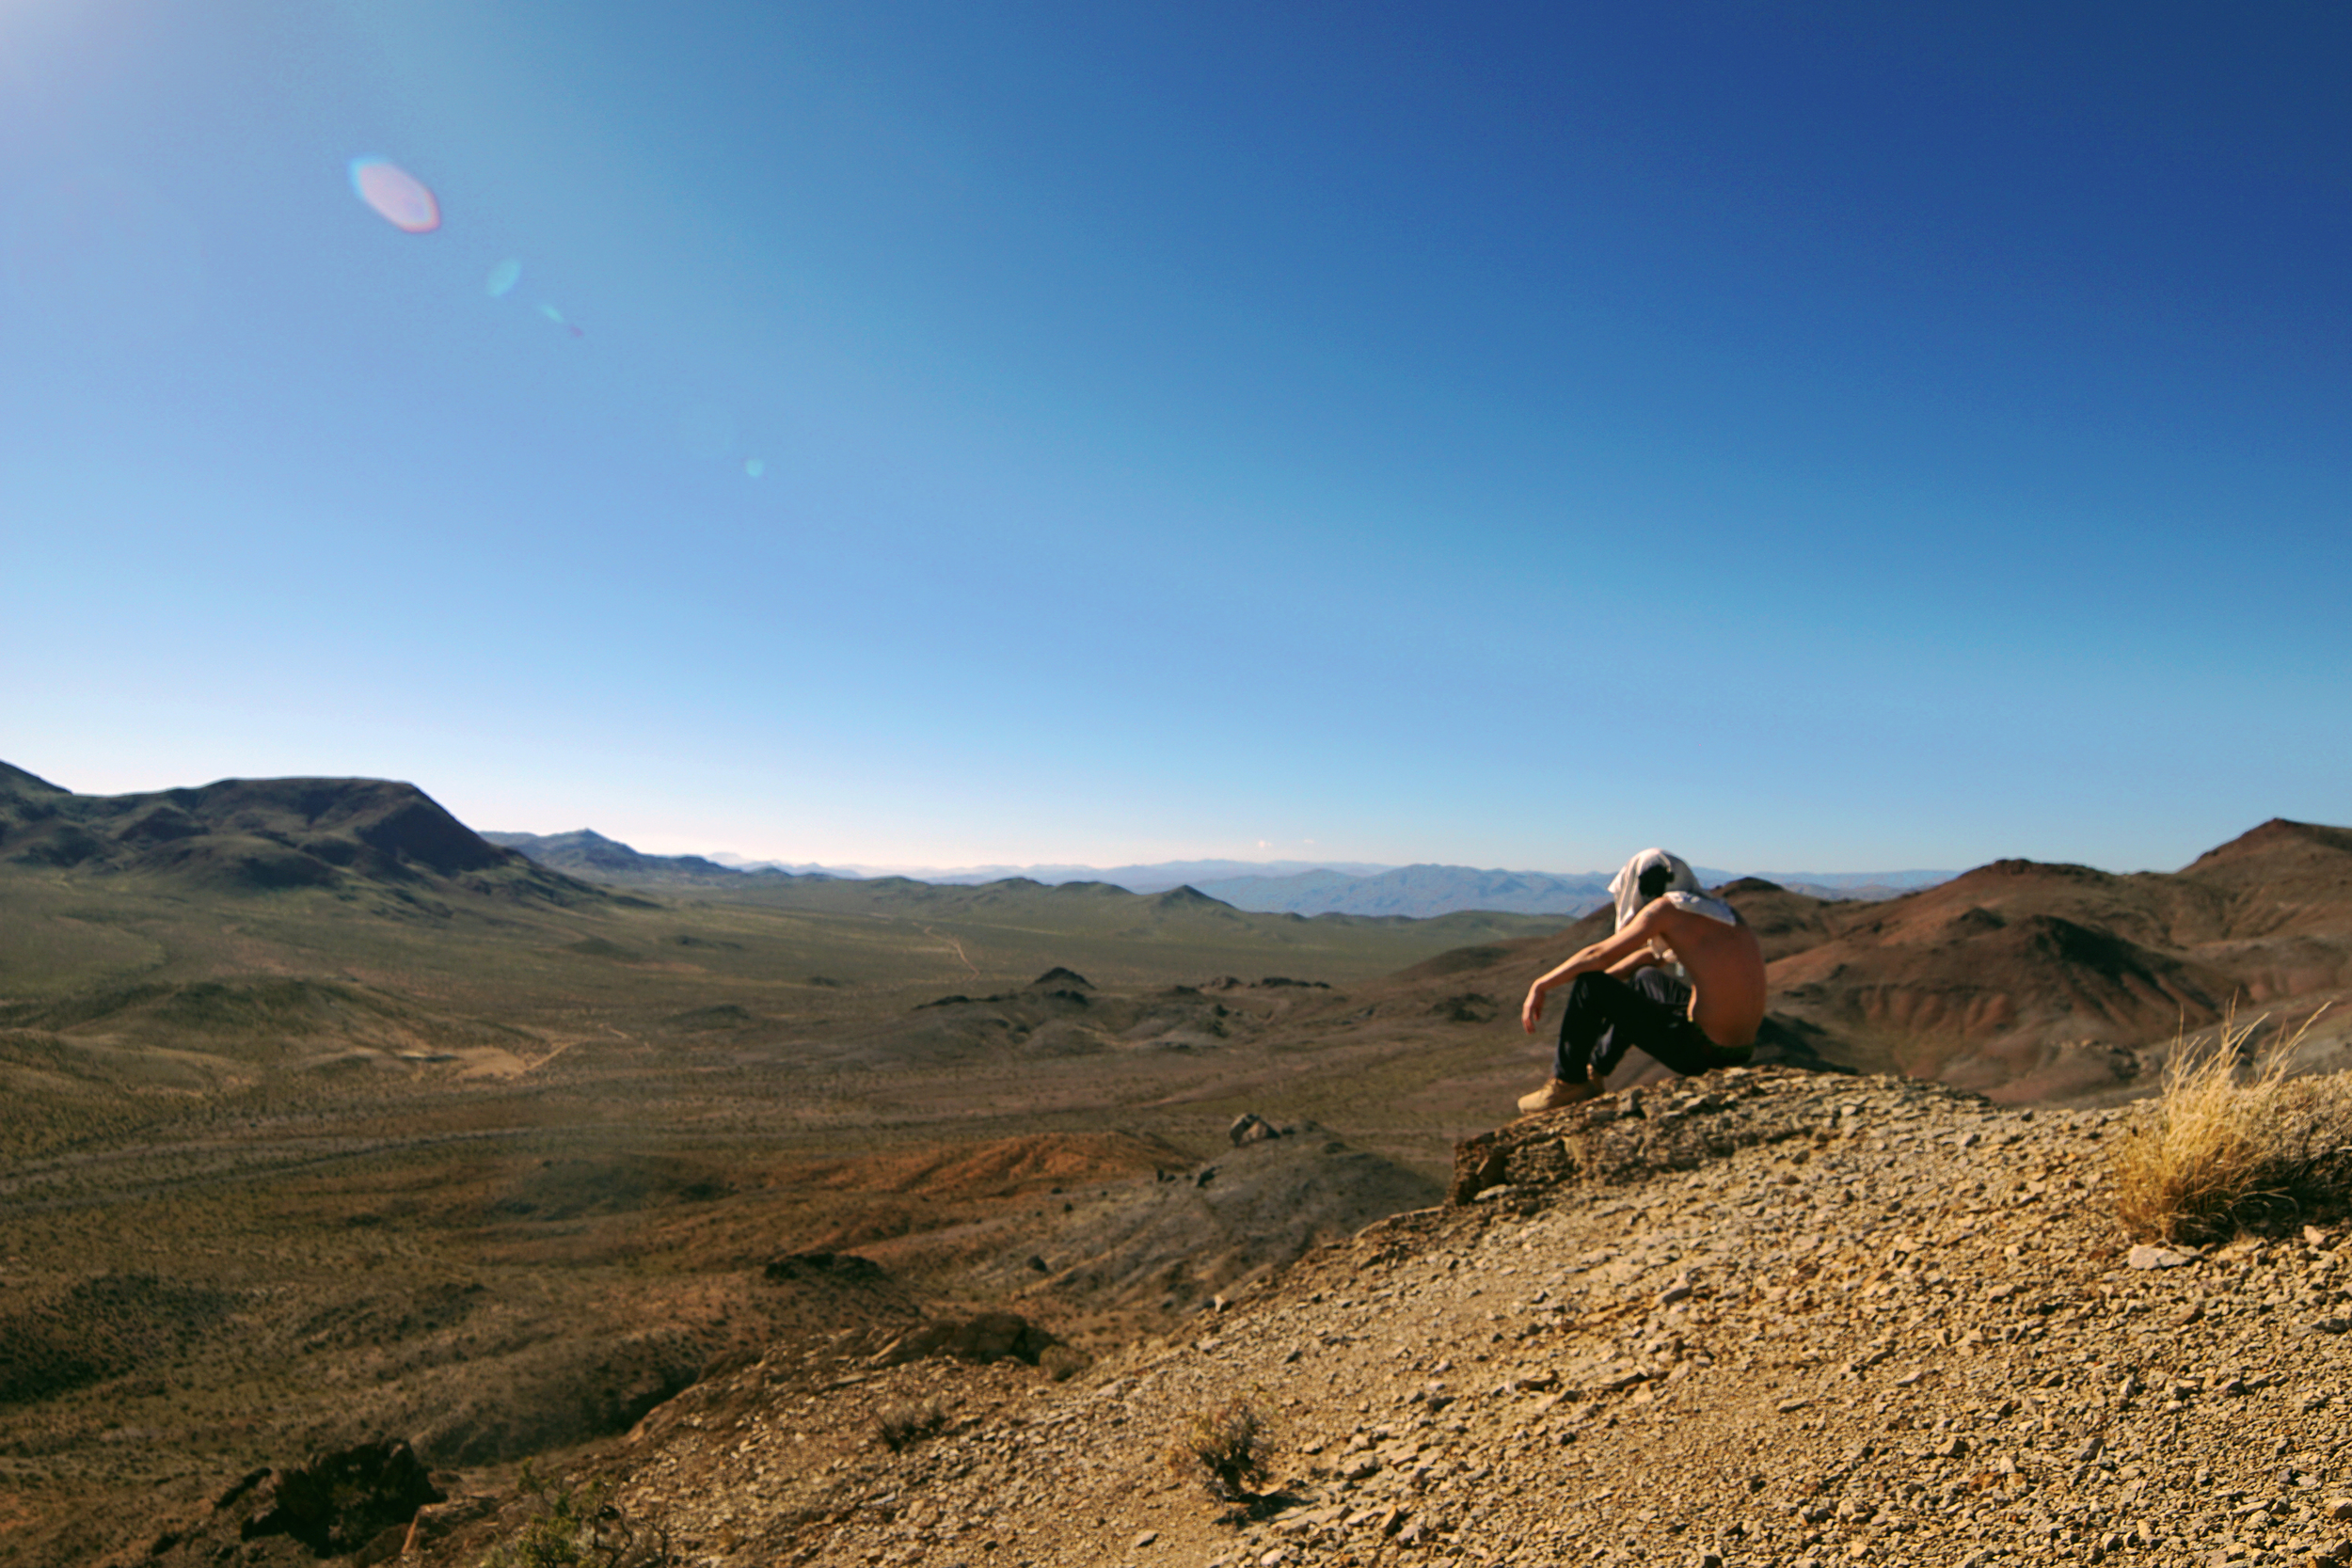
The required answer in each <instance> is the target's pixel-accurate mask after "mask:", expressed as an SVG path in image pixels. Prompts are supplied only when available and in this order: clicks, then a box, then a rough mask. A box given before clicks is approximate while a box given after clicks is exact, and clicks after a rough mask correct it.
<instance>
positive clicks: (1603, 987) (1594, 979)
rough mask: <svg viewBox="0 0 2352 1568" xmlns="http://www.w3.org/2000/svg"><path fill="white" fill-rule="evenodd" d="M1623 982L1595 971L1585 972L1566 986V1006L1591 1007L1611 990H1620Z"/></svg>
mask: <svg viewBox="0 0 2352 1568" xmlns="http://www.w3.org/2000/svg"><path fill="white" fill-rule="evenodd" d="M1622 987H1623V982H1621V981H1618V980H1614V979H1612V978H1611V977H1610V976H1608V975H1606V974H1601V973H1599V972H1598V971H1597V970H1586V971H1585V972H1584V973H1583V974H1580V975H1578V976H1577V977H1576V978H1575V980H1573V981H1572V982H1570V983H1569V986H1568V1006H1571V1007H1577V1006H1584V1007H1589V1006H1592V1005H1593V1004H1594V1003H1595V1002H1596V1001H1597V1000H1598V999H1599V998H1600V997H1601V996H1603V995H1605V994H1607V993H1608V992H1609V991H1610V990H1613V989H1622Z"/></svg>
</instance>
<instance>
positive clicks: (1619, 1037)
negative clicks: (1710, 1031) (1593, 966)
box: [1552, 969, 1712, 1084]
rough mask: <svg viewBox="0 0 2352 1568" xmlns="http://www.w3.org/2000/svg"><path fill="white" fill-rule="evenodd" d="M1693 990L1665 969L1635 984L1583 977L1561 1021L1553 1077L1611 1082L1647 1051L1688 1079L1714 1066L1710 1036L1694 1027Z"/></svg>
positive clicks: (1576, 1081) (1651, 971)
mask: <svg viewBox="0 0 2352 1568" xmlns="http://www.w3.org/2000/svg"><path fill="white" fill-rule="evenodd" d="M1690 1006H1691V988H1690V987H1689V986H1687V985H1684V984H1683V983H1682V982H1681V981H1679V980H1677V979H1676V978H1675V977H1674V976H1673V975H1671V974H1666V973H1665V972H1664V971H1663V970H1658V969H1645V970H1641V971H1639V972H1638V973H1636V974H1635V975H1634V977H1633V980H1632V983H1631V984H1627V983H1626V982H1625V981H1622V980H1619V979H1616V978H1615V977H1614V976H1612V975H1607V974H1580V975H1578V976H1577V977H1576V983H1575V984H1574V985H1573V986H1572V987H1570V988H1569V990H1568V1006H1567V1013H1566V1016H1565V1017H1564V1018H1562V1019H1561V1021H1560V1048H1559V1050H1558V1052H1557V1053H1555V1054H1554V1055H1553V1058H1552V1076H1553V1077H1555V1078H1559V1079H1564V1080H1565V1081H1566V1082H1568V1083H1571V1084H1579V1083H1583V1082H1585V1081H1587V1080H1588V1079H1599V1078H1605V1077H1607V1076H1608V1075H1609V1073H1610V1072H1612V1071H1613V1070H1614V1069H1615V1068H1616V1065H1617V1063H1618V1062H1620V1061H1622V1060H1623V1059H1624V1057H1625V1053H1627V1052H1628V1051H1629V1050H1633V1049H1635V1048H1637V1047H1638V1048H1639V1049H1641V1050H1643V1051H1645V1052H1647V1053H1649V1054H1650V1055H1651V1056H1653V1057H1655V1058H1657V1060H1658V1061H1659V1062H1661V1064H1663V1065H1664V1066H1666V1067H1668V1068H1671V1069H1674V1070H1675V1071H1676V1072H1678V1073H1681V1074H1683V1075H1684V1076H1686V1077H1687V1076H1689V1075H1691V1074H1693V1073H1700V1072H1705V1071H1706V1070H1707V1069H1708V1067H1709V1066H1710V1065H1712V1064H1711V1061H1710V1057H1709V1053H1710V1051H1711V1047H1710V1045H1709V1042H1708V1038H1707V1036H1706V1034H1705V1033H1704V1032H1703V1031H1702V1030H1701V1029H1700V1028H1699V1026H1698V1025H1697V1024H1695V1023H1692V1022H1691V1018H1690V1011H1689V1009H1690Z"/></svg>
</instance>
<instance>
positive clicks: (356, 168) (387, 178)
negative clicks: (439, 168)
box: [351, 158, 441, 234]
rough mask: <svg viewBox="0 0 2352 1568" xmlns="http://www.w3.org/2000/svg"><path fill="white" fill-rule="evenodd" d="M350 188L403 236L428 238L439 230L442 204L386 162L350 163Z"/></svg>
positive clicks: (413, 178) (410, 176)
mask: <svg viewBox="0 0 2352 1568" xmlns="http://www.w3.org/2000/svg"><path fill="white" fill-rule="evenodd" d="M351 188H352V190H353V191H354V192H355V193H356V194H357V195H358V198H359V199H360V200H362V201H364V202H366V203H367V204H368V205H369V206H371V207H373V208H374V209H375V214H376V215H377V216H378V217H380V218H382V219H383V220H384V221H385V222H386V223H389V224H390V225H391V226H392V227H393V228H395V229H397V230H401V231H402V232H403V233H406V234H430V233H432V232H433V230H436V229H438V228H440V227H441V204H440V203H439V202H438V201H436V200H435V199H434V198H433V193H432V192H431V191H429V190H427V189H425V187H424V182H423V181H421V180H420V179H418V178H417V177H416V176H415V175H413V174H411V173H409V172H408V171H407V170H406V169H405V168H403V167H401V166H399V165H398V164H396V163H393V162H392V161H391V160H390V159H389V158H354V159H352V160H351Z"/></svg>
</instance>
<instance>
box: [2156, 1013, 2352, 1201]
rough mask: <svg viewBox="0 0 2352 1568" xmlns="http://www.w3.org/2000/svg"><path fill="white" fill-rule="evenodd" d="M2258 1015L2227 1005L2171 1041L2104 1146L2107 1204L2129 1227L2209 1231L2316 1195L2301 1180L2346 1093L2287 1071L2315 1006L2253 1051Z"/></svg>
mask: <svg viewBox="0 0 2352 1568" xmlns="http://www.w3.org/2000/svg"><path fill="white" fill-rule="evenodd" d="M2322 1011H2325V1009H2324V1008H2323V1009H2322ZM2266 1018H2267V1015H2265V1017H2264V1018H2257V1019H2255V1020H2254V1021H2253V1022H2250V1023H2245V1024H2241V1023H2239V1022H2237V1018H2236V1014H2235V1012H2234V1011H2233V1012H2232V1013H2231V1015H2230V1016H2229V1017H2227V1018H2225V1019H2224V1020H2223V1021H2222V1025H2221V1029H2220V1032H2219V1034H2218V1035H2217V1036H2216V1037H2214V1038H2212V1039H2211V1040H2204V1039H2192V1038H2189V1037H2187V1036H2186V1035H2184V1036H2183V1037H2181V1038H2180V1039H2179V1040H2178V1041H2177V1042H2176V1043H2175V1044H2174V1046H2173V1049H2172V1053H2171V1056H2170V1059H2169V1061H2168V1062H2167V1063H2166V1065H2165V1069H2164V1087H2163V1092H2162V1094H2161V1095H2160V1096H2159V1097H2158V1098H2157V1099H2156V1101H2154V1103H2153V1106H2151V1107H2148V1108H2147V1109H2146V1110H2145V1111H2144V1112H2143V1114H2142V1115H2141V1116H2140V1117H2138V1118H2137V1120H2136V1121H2135V1122H2134V1123H2133V1125H2132V1127H2131V1128H2130V1130H2129V1131H2128V1132H2125V1133H2124V1135H2123V1137H2122V1140H2121V1141H2120V1142H2119V1143H2118V1145H2117V1147H2116V1150H2115V1187H2116V1210H2117V1213H2118V1214H2119V1216H2120V1217H2121V1218H2122V1222H2123V1228H2124V1229H2125V1230H2126V1231H2127V1232H2128V1233H2129V1234H2131V1235H2132V1236H2134V1237H2137V1238H2141V1239H2149V1238H2153V1239H2157V1240H2161V1241H2166V1242H2186V1243H2208V1242H2217V1241H2221V1240H2225V1239H2226V1238H2227V1237H2228V1236H2230V1235H2231V1234H2232V1233H2233V1232H2234V1231H2236V1230H2238V1229H2239V1228H2241V1227H2252V1226H2254V1225H2256V1224H2257V1223H2259V1222H2261V1221H2277V1220H2280V1219H2289V1218H2292V1217H2295V1216H2296V1215H2298V1214H2299V1213H2300V1212H2301V1211H2302V1210H2303V1208H2304V1207H2305V1206H2306V1204H2307V1203H2308V1202H2309V1201H2310V1200H2311V1199H2312V1197H2313V1196H2322V1195H2316V1194H2314V1193H2313V1192H2312V1180H2313V1178H2314V1176H2317V1175H2320V1174H2323V1173H2326V1172H2331V1170H2332V1157H2333V1156H2334V1155H2335V1154H2336V1153H2338V1152H2340V1150H2341V1145H2342V1142H2343V1132H2344V1122H2345V1119H2346V1116H2345V1112H2346V1110H2347V1107H2348V1106H2352V1097H2347V1096H2346V1095H2345V1094H2344V1093H2343V1092H2341V1089H2342V1086H2341V1085H2303V1084H2291V1083H2290V1082H2289V1081H2288V1079H2287V1076H2286V1073H2287V1069H2288V1066H2289V1065H2290V1064H2291V1063H2292V1062H2293V1060H2294V1058H2295V1053H2296V1048H2297V1047H2298V1046H2300V1045H2301V1044H2302V1042H2303V1038H2304V1037H2305V1036H2306V1035H2308V1034H2309V1033H2310V1032H2311V1028H2312V1024H2313V1023H2315V1022H2318V1020H2319V1014H2317V1013H2314V1014H2312V1017H2311V1018H2310V1019H2308V1020H2306V1021H2305V1022H2304V1023H2303V1026H2302V1027H2301V1028H2300V1029H2298V1030H2296V1032H2295V1034H2294V1035H2293V1036H2292V1037H2289V1038H2288V1039H2287V1040H2285V1041H2284V1042H2283V1043H2281V1044H2280V1045H2277V1046H2274V1047H2273V1048H2272V1049H2271V1050H2270V1051H2269V1052H2268V1053H2266V1054H2265V1055H2264V1056H2262V1057H2259V1058H2256V1057H2253V1056H2252V1055H2251V1053H2249V1051H2248V1049H2247V1048H2248V1046H2249V1043H2250V1042H2251V1041H2252V1039H2253V1037H2254V1036H2255V1034H2256V1033H2257V1032H2258V1031H2259V1030H2260V1029H2261V1028H2262V1026H2263V1024H2264V1023H2265V1022H2266ZM2241 1065H2244V1066H2246V1067H2248V1068H2250V1071H2249V1072H2246V1073H2244V1074H2241V1071H2240V1068H2241Z"/></svg>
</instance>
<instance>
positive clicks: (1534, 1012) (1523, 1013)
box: [1519, 980, 1544, 1035]
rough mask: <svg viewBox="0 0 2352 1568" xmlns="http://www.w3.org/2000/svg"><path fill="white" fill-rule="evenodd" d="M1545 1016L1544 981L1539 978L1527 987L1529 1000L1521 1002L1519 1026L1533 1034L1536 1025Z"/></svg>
mask: <svg viewBox="0 0 2352 1568" xmlns="http://www.w3.org/2000/svg"><path fill="white" fill-rule="evenodd" d="M1543 1017H1544V983H1543V981H1541V980H1538V981H1536V982H1535V983H1534V985H1532V986H1530V987H1528V988H1527V1000H1526V1001H1525V1002H1522V1003H1520V1004H1519V1027H1520V1028H1522V1029H1524V1030H1526V1031H1527V1032H1528V1033H1529V1034H1531V1035H1532V1034H1534V1032H1535V1025H1536V1024H1538V1023H1540V1022H1543Z"/></svg>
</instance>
